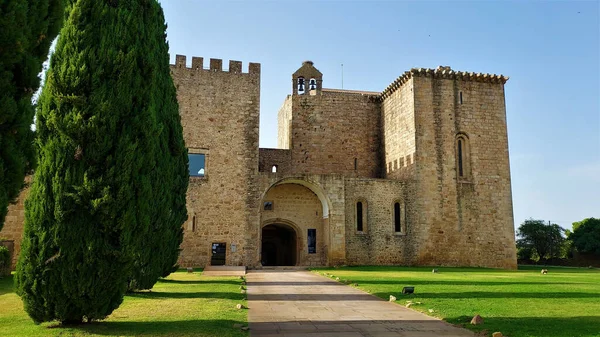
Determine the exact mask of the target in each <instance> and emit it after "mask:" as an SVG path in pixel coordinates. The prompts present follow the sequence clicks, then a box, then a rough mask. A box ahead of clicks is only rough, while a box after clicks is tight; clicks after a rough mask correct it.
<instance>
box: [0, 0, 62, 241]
mask: <svg viewBox="0 0 600 337" xmlns="http://www.w3.org/2000/svg"><path fill="white" fill-rule="evenodd" d="M62 19H63V0H28V1H26V0H4V1H0V230H2V227H3V225H4V219H5V217H6V212H7V210H8V204H9V203H10V202H14V201H15V199H16V198H17V196H18V195H19V192H20V191H21V189H22V188H23V183H24V177H25V174H27V173H29V172H30V171H31V170H32V169H33V168H34V167H35V151H34V146H33V137H34V132H33V131H32V130H31V127H30V126H31V124H32V123H33V115H34V107H33V105H32V104H31V98H32V96H33V94H34V93H35V92H36V91H37V89H38V87H39V85H40V79H39V77H38V74H39V73H40V71H41V70H42V63H43V62H44V60H46V57H47V55H48V50H49V48H50V44H51V43H52V40H53V39H54V38H55V37H56V34H57V33H58V30H59V29H60V26H61V25H62Z"/></svg>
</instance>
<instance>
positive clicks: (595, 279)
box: [315, 267, 600, 337]
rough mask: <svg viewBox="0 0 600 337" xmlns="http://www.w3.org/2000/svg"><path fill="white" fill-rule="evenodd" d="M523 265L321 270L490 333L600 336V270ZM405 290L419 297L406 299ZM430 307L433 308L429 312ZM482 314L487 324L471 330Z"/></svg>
mask: <svg viewBox="0 0 600 337" xmlns="http://www.w3.org/2000/svg"><path fill="white" fill-rule="evenodd" d="M545 268H547V269H548V270H549V272H548V274H547V275H541V273H540V270H541V269H542V267H520V268H519V270H518V271H507V270H496V269H482V268H443V267H442V268H436V269H438V271H439V273H436V274H434V273H432V268H431V267H429V268H424V267H423V268H408V267H343V268H322V269H321V268H319V269H316V270H315V271H317V272H319V273H321V274H322V273H328V274H333V275H334V277H339V278H340V281H344V280H351V281H352V282H355V283H357V284H358V288H360V289H362V290H364V291H368V292H370V293H372V294H374V295H376V296H378V297H381V298H384V299H389V295H394V296H396V297H397V299H398V300H397V302H398V303H399V304H400V305H405V304H406V301H408V300H410V301H413V302H421V303H422V304H419V305H413V306H412V307H411V309H415V310H418V311H422V312H424V313H426V314H428V315H432V316H436V317H439V318H442V319H444V320H446V321H448V322H450V323H452V324H457V325H463V326H465V327H466V328H468V329H471V330H474V331H482V330H487V331H488V334H489V335H491V333H493V332H495V331H500V332H502V333H503V334H504V335H505V336H509V337H559V336H560V337H574V336H576V337H592V336H594V337H598V336H600V271H599V270H590V269H576V268H560V267H545ZM403 286H414V287H415V293H414V294H412V295H402V294H401V290H402V287H403ZM429 309H433V312H432V313H431V312H430V311H429ZM476 314H479V315H481V316H482V317H483V319H484V324H482V325H478V326H473V325H471V324H469V322H470V320H471V318H472V317H473V316H474V315H476Z"/></svg>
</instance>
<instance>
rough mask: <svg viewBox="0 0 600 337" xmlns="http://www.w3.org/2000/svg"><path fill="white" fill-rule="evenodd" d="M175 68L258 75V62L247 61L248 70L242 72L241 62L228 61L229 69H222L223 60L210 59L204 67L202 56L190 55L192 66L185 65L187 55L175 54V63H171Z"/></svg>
mask: <svg viewBox="0 0 600 337" xmlns="http://www.w3.org/2000/svg"><path fill="white" fill-rule="evenodd" d="M171 66H173V67H175V68H185V69H192V70H196V71H212V72H228V73H232V74H257V75H260V63H252V62H250V63H248V72H247V73H245V72H242V62H240V61H233V60H230V61H229V70H223V60H221V59H212V58H211V59H210V61H209V67H208V68H205V67H204V58H203V57H195V56H194V57H192V66H191V67H188V66H187V57H186V56H185V55H175V64H171Z"/></svg>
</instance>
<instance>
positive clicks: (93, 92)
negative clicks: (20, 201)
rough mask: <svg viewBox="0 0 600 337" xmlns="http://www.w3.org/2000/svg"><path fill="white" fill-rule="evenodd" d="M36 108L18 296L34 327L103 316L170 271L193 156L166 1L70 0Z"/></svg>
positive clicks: (179, 230)
mask: <svg viewBox="0 0 600 337" xmlns="http://www.w3.org/2000/svg"><path fill="white" fill-rule="evenodd" d="M69 5H72V6H73V7H72V10H71V12H70V15H69V16H68V19H67V21H66V23H65V26H64V28H63V29H62V30H61V33H60V38H59V40H58V42H57V46H56V51H55V53H54V55H53V57H52V60H51V64H50V69H49V71H48V74H47V80H46V84H45V86H44V88H43V91H42V94H41V96H40V100H39V105H40V109H39V113H38V118H37V124H36V126H37V134H38V137H37V139H36V146H37V147H38V149H39V157H38V160H39V166H38V168H37V169H36V174H35V179H34V183H33V185H32V188H31V192H30V196H29V198H28V200H27V201H26V205H25V216H26V220H25V231H24V238H23V243H22V249H21V254H20V257H19V262H18V266H17V275H16V284H17V292H18V294H19V295H20V296H21V298H22V300H23V304H24V307H25V310H26V311H27V313H28V314H29V315H30V316H31V318H32V319H33V320H34V321H36V322H42V321H51V320H59V321H61V322H63V323H72V322H82V321H83V320H87V321H92V320H97V319H103V318H105V317H106V316H107V315H109V314H110V313H111V312H112V311H113V310H114V309H115V308H117V307H118V306H119V305H120V303H121V302H122V300H123V295H124V294H125V292H126V290H127V288H128V287H131V284H132V282H137V283H139V284H140V285H141V286H140V287H148V286H151V285H150V284H154V282H156V280H157V279H158V277H160V276H162V275H164V274H165V273H166V272H170V271H171V270H172V268H173V265H174V264H175V262H176V258H177V254H178V248H179V244H180V242H181V237H182V232H181V225H182V223H183V221H185V218H186V210H185V191H186V189H187V181H188V173H187V153H186V150H185V145H184V142H183V136H182V128H181V123H180V119H179V114H178V106H177V100H176V95H175V93H176V91H175V88H174V85H173V82H172V79H171V77H170V74H169V59H168V54H167V49H168V46H167V44H166V33H165V30H166V26H165V22H164V15H163V12H162V9H161V7H160V5H159V3H158V2H157V0H122V1H115V0H78V1H77V2H74V1H71V0H69Z"/></svg>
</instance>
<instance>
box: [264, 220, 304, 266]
mask: <svg viewBox="0 0 600 337" xmlns="http://www.w3.org/2000/svg"><path fill="white" fill-rule="evenodd" d="M296 245H297V235H296V231H295V230H294V229H293V228H292V227H290V226H288V225H284V224H277V223H276V224H270V225H267V226H264V227H263V229H262V245H261V246H262V254H261V263H262V265H263V266H295V265H296V259H297V256H296Z"/></svg>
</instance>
